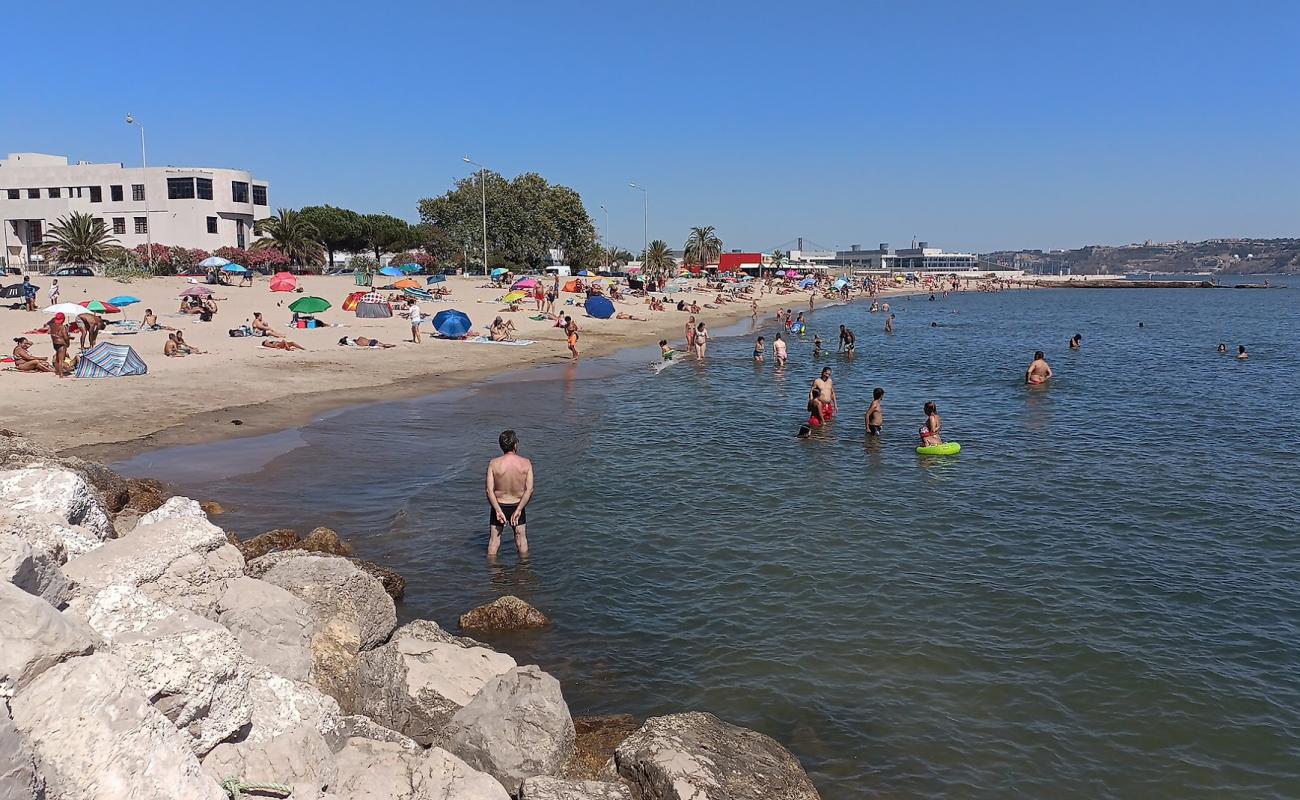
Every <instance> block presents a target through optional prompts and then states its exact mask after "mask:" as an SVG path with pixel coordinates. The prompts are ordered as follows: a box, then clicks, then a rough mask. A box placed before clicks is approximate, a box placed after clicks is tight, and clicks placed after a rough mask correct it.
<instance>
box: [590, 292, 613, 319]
mask: <svg viewBox="0 0 1300 800" xmlns="http://www.w3.org/2000/svg"><path fill="white" fill-rule="evenodd" d="M584 308H586V309H587V313H588V314H590V315H591V316H593V317H595V318H596V319H609V318H610V317H612V316H614V304H613V303H612V302H610V299H609V298H608V297H602V296H600V295H597V296H595V297H588V298H587V303H586V305H585V306H584Z"/></svg>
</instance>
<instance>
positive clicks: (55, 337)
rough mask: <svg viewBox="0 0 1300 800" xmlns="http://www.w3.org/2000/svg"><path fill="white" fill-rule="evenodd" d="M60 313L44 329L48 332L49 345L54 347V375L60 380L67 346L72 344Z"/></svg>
mask: <svg viewBox="0 0 1300 800" xmlns="http://www.w3.org/2000/svg"><path fill="white" fill-rule="evenodd" d="M66 319H67V317H65V316H64V315H63V314H62V313H58V314H55V315H54V319H52V320H50V322H49V324H48V325H47V326H46V329H47V330H48V331H49V332H50V344H51V345H52V346H53V347H54V359H53V360H54V374H55V375H58V376H59V377H60V378H62V377H65V376H64V369H63V366H64V364H65V363H66V362H67V360H68V346H69V345H70V344H72V339H71V338H70V337H69V336H68V326H67V325H65V324H64V320H66Z"/></svg>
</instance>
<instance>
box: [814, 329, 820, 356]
mask: <svg viewBox="0 0 1300 800" xmlns="http://www.w3.org/2000/svg"><path fill="white" fill-rule="evenodd" d="M821 357H822V337H820V336H818V335H817V334H815V333H814V334H813V358H821Z"/></svg>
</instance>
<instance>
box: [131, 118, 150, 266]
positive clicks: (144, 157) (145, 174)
mask: <svg viewBox="0 0 1300 800" xmlns="http://www.w3.org/2000/svg"><path fill="white" fill-rule="evenodd" d="M126 124H127V125H135V126H136V127H138V128H139V129H140V171H141V175H142V177H141V178H140V181H141V183H140V185H141V186H143V187H144V240H145V241H146V242H148V245H147V246H148V248H149V273H150V274H153V273H154V271H155V270H154V264H153V225H152V224H151V223H152V220H150V219H149V151H148V150H147V149H146V148H145V145H144V125H143V124H141V123H139V122H137V121H136V119H135V117H134V116H132V115H130V114H127V115H126Z"/></svg>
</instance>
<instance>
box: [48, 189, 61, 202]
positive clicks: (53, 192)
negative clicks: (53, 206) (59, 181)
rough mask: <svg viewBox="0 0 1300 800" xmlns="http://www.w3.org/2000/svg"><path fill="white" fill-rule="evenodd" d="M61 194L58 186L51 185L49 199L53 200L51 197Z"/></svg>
mask: <svg viewBox="0 0 1300 800" xmlns="http://www.w3.org/2000/svg"><path fill="white" fill-rule="evenodd" d="M62 194H63V193H62V192H61V191H59V187H57V186H51V187H50V199H51V200H53V199H54V198H56V197H60V196H62Z"/></svg>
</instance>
